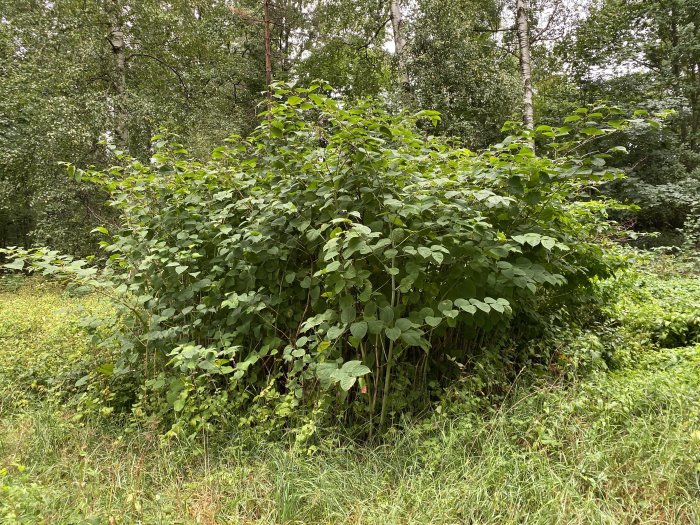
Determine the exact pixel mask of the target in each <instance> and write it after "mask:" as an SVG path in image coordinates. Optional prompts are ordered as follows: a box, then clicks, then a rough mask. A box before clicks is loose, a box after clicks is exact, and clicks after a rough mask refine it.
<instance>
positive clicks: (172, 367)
mask: <svg viewBox="0 0 700 525" xmlns="http://www.w3.org/2000/svg"><path fill="white" fill-rule="evenodd" d="M326 89H329V87H328V86H321V85H314V86H312V87H310V88H309V89H301V88H296V89H294V88H290V87H288V86H282V85H280V86H278V89H277V91H276V93H275V99H276V100H275V103H274V105H273V106H272V108H271V110H270V112H269V114H268V115H267V117H268V118H266V119H265V120H263V122H262V124H261V125H260V126H259V127H258V129H257V130H256V131H255V132H254V133H253V134H252V135H251V136H249V137H248V138H245V139H244V138H241V137H238V136H233V137H231V138H230V139H229V140H228V141H227V144H226V145H224V146H221V147H219V148H217V149H215V150H214V152H213V155H212V160H211V162H209V163H207V164H202V163H199V162H195V161H191V160H188V153H187V151H186V150H185V149H184V147H183V146H181V145H179V144H176V143H173V142H171V141H169V140H168V139H167V138H166V137H156V143H155V146H154V147H155V150H154V153H153V158H152V162H151V163H150V164H149V165H145V164H143V163H141V162H139V161H136V160H133V159H130V158H127V157H125V156H123V155H122V154H121V153H119V152H116V153H117V156H118V158H119V160H120V163H121V165H120V166H115V167H114V168H112V169H110V170H109V171H107V172H97V171H89V170H88V171H81V170H76V169H75V168H74V167H72V166H69V171H70V172H71V173H73V174H74V176H75V177H76V178H77V179H78V180H81V181H85V180H89V181H92V182H95V183H97V184H98V185H100V186H101V187H102V188H103V189H105V190H106V191H108V192H109V193H110V195H111V205H112V206H113V207H114V208H116V209H118V210H119V212H120V213H121V217H122V224H123V227H122V229H121V230H120V231H117V232H107V230H105V229H100V231H102V232H103V233H104V234H106V235H108V238H109V239H110V240H109V241H106V242H104V243H103V245H104V246H103V248H104V250H105V251H106V252H107V253H108V254H109V261H108V266H107V270H106V271H105V272H104V275H103V276H102V278H101V280H95V279H93V278H92V276H91V275H89V272H87V271H86V270H83V269H81V267H80V263H70V262H69V261H66V260H64V261H62V262H61V261H58V259H56V257H55V255H50V254H49V255H47V254H43V253H42V252H35V254H34V259H35V260H36V261H38V263H36V264H39V267H40V268H41V269H42V271H43V272H44V273H51V272H53V271H54V269H55V268H56V267H57V266H63V267H66V266H70V265H72V266H73V267H74V270H75V271H76V273H78V274H84V279H83V282H84V283H87V284H93V285H99V286H101V287H102V288H104V287H105V279H106V278H109V279H110V284H109V287H110V293H112V294H116V295H118V296H119V301H120V302H121V304H122V310H121V311H122V317H121V319H120V320H119V321H118V322H117V321H114V322H115V327H117V329H115V331H114V333H115V337H114V339H115V340H116V341H118V343H119V345H120V348H121V356H120V358H119V360H118V361H117V362H116V363H114V364H113V367H112V368H109V370H110V371H111V373H113V374H114V377H121V378H125V379H128V382H129V384H135V385H142V387H143V390H142V391H141V396H140V401H139V402H138V403H137V404H136V406H135V408H134V410H135V411H136V412H137V413H138V414H141V413H143V414H148V413H153V411H156V412H158V411H160V413H162V414H165V413H166V412H167V411H168V410H169V409H174V412H175V413H176V414H179V415H180V416H181V417H180V418H179V420H180V423H178V424H186V423H189V424H190V425H192V426H193V427H195V428H197V427H198V426H199V425H200V424H202V423H203V422H206V421H207V420H216V419H220V418H231V417H233V418H236V419H237V420H238V421H239V423H242V424H251V425H256V426H258V427H259V428H261V429H266V430H268V431H274V430H275V429H279V428H281V427H282V426H284V425H286V424H288V422H289V420H290V419H292V420H293V421H294V425H295V426H296V427H297V428H301V429H302V430H300V436H302V438H303V436H305V435H307V434H309V433H313V431H314V428H315V424H316V421H317V418H318V417H320V416H322V415H323V414H335V415H336V417H339V418H342V419H344V420H345V422H353V423H361V424H362V425H363V426H362V427H361V428H363V429H364V431H367V432H369V434H370V435H371V434H372V432H373V430H374V429H376V428H382V427H384V426H386V424H387V423H388V422H389V419H390V417H391V416H392V414H395V413H398V412H400V411H402V410H404V409H407V408H413V409H415V408H417V407H420V406H421V405H422V401H424V400H425V399H426V397H427V395H428V394H429V391H430V389H433V388H437V387H439V386H440V384H441V382H443V381H444V380H445V379H446V380H449V378H450V377H455V376H456V375H457V374H459V373H460V371H462V370H464V369H465V367H469V366H470V364H472V363H473V362H474V360H475V359H477V358H481V357H483V356H484V355H486V356H487V357H489V358H491V359H492V361H493V360H495V361H496V362H497V363H498V362H501V363H506V362H507V361H508V360H511V359H515V358H517V351H516V348H517V346H518V344H519V341H521V340H525V339H527V338H529V337H531V334H532V333H533V332H532V329H533V327H534V328H535V329H537V326H540V327H541V325H542V324H543V323H546V322H548V320H549V319H550V317H549V316H550V315H551V313H552V312H555V311H557V310H558V309H560V308H561V306H562V305H565V304H568V305H573V306H575V305H580V304H584V303H585V298H586V297H590V282H591V281H590V280H591V278H593V277H595V276H605V275H608V274H609V273H610V271H611V270H612V269H613V268H614V266H615V265H616V264H617V262H618V261H617V259H616V258H615V257H612V256H610V255H609V254H608V253H607V251H606V250H605V245H606V243H607V242H608V241H607V236H608V234H609V233H610V230H611V228H612V227H613V225H612V224H611V223H610V222H609V221H607V220H606V211H605V210H606V203H604V202H599V201H595V200H593V199H592V198H591V195H593V188H595V186H596V185H598V184H601V183H604V182H605V181H609V180H611V179H614V178H617V177H619V176H620V174H619V172H617V171H616V170H613V169H610V168H608V167H606V159H607V158H609V157H610V155H607V154H605V155H603V154H599V155H592V154H589V155H586V156H584V157H578V156H576V155H575V152H576V149H577V148H578V147H579V146H580V144H581V143H582V142H584V141H585V142H588V141H590V140H592V139H593V138H595V137H596V136H598V135H606V134H608V133H611V132H614V131H616V130H618V129H621V128H622V127H624V125H625V122H626V121H625V120H624V119H623V118H621V117H620V115H619V111H615V110H611V109H599V110H596V111H595V112H589V111H588V110H586V109H582V110H580V111H579V112H578V114H577V115H576V116H575V117H571V118H570V119H568V121H569V124H567V125H565V126H563V127H561V128H551V127H549V126H541V127H540V128H538V130H537V132H536V135H537V138H538V140H539V139H542V140H543V141H544V142H545V143H546V145H545V146H543V147H545V148H546V150H547V153H548V156H538V155H536V154H535V152H534V151H533V148H532V140H533V138H534V137H533V135H532V134H530V133H520V132H518V130H517V128H516V127H515V125H513V124H509V125H508V126H507V127H506V128H504V129H505V130H508V131H511V132H513V135H511V136H509V137H507V138H506V139H505V140H504V141H503V142H502V143H500V144H498V145H496V146H494V147H492V148H490V149H488V150H487V151H484V152H481V153H478V154H477V153H474V152H471V151H469V150H466V149H462V148H460V147H454V146H452V145H450V144H449V143H448V142H446V141H445V140H442V139H438V138H434V137H432V136H429V135H426V134H424V133H422V132H419V131H418V127H417V126H416V124H417V122H418V121H419V120H428V121H431V122H432V123H433V124H434V123H436V122H437V121H438V120H439V115H438V114H437V113H436V112H432V111H422V112H419V113H417V114H415V115H399V116H392V115H390V114H388V113H386V112H385V111H383V110H381V109H379V108H377V107H376V106H374V105H373V104H372V103H371V102H362V103H359V104H357V105H355V106H349V105H348V104H347V103H346V102H345V101H343V100H337V99H334V98H332V97H330V96H327V95H325V94H324V90H326ZM584 117H585V118H584ZM550 153H551V154H550ZM57 261H58V262H57ZM59 262H60V264H59ZM23 264H24V263H23V261H22V260H21V259H16V260H15V261H14V262H13V263H11V266H12V267H13V268H19V269H21V268H22V266H23ZM573 306H572V307H573ZM535 358H537V356H535ZM109 366H112V365H109ZM148 392H150V393H153V392H156V393H158V394H159V395H156V396H153V395H150V394H147V393H148ZM154 400H156V402H155V406H154ZM162 401H167V402H162ZM312 407H313V410H311V408H312ZM329 407H332V408H333V410H328V409H329ZM304 408H305V409H304ZM302 414H304V415H305V417H304V418H300V416H301V415H302ZM300 421H305V422H306V424H305V425H300ZM178 428H179V427H178Z"/></svg>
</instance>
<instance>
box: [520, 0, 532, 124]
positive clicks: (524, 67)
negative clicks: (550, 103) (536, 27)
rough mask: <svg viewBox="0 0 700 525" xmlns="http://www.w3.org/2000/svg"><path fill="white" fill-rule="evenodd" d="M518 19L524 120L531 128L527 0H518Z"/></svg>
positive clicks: (530, 59)
mask: <svg viewBox="0 0 700 525" xmlns="http://www.w3.org/2000/svg"><path fill="white" fill-rule="evenodd" d="M517 20H518V22H517V31H518V47H519V48H520V76H521V79H522V84H523V122H524V124H525V127H526V128H527V129H530V130H531V129H533V128H534V126H535V116H534V109H533V106H532V58H531V55H530V28H529V24H528V10H527V5H526V0H517Z"/></svg>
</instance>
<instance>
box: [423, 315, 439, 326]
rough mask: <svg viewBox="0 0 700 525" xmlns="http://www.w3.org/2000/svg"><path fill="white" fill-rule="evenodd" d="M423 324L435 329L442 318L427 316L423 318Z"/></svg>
mask: <svg viewBox="0 0 700 525" xmlns="http://www.w3.org/2000/svg"><path fill="white" fill-rule="evenodd" d="M425 322H426V323H427V324H428V325H430V326H432V327H433V328H435V327H436V326H438V325H439V324H440V323H441V322H442V317H431V316H427V317H426V318H425Z"/></svg>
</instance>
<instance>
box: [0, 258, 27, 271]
mask: <svg viewBox="0 0 700 525" xmlns="http://www.w3.org/2000/svg"><path fill="white" fill-rule="evenodd" d="M2 267H3V268H8V269H10V270H22V269H23V268H24V259H22V258H20V257H17V258H16V259H15V260H13V261H12V262H9V263H7V264H3V265H2Z"/></svg>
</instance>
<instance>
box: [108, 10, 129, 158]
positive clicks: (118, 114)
mask: <svg viewBox="0 0 700 525" xmlns="http://www.w3.org/2000/svg"><path fill="white" fill-rule="evenodd" d="M108 1H109V2H110V4H111V5H108V9H109V14H110V25H111V30H110V35H109V42H110V44H111V46H112V54H113V56H114V75H113V87H114V133H115V139H116V142H117V144H118V145H119V146H120V147H122V148H123V149H124V150H128V148H129V126H128V119H129V113H128V104H127V100H126V45H125V43H124V30H123V26H122V20H121V5H120V3H119V0H108Z"/></svg>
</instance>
